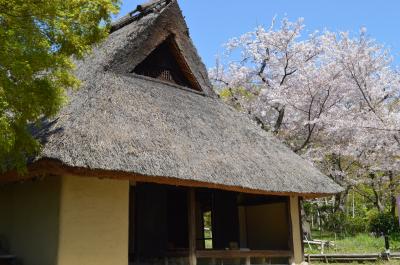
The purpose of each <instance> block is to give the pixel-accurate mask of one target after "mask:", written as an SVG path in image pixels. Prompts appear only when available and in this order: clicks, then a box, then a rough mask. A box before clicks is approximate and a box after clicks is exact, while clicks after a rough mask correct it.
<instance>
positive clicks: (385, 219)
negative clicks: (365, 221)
mask: <svg viewBox="0 0 400 265" xmlns="http://www.w3.org/2000/svg"><path fill="white" fill-rule="evenodd" d="M369 230H370V231H371V232H373V233H375V234H376V235H382V234H384V235H390V234H392V233H396V232H399V231H400V228H399V220H398V219H397V218H395V217H394V216H393V215H392V214H391V213H389V212H384V213H376V214H374V215H372V216H371V217H370V220H369Z"/></svg>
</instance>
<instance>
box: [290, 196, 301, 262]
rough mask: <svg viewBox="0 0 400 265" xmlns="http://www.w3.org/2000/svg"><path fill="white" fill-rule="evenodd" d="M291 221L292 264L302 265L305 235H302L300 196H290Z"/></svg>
mask: <svg viewBox="0 0 400 265" xmlns="http://www.w3.org/2000/svg"><path fill="white" fill-rule="evenodd" d="M290 220H291V224H290V225H291V228H292V229H291V230H292V233H291V235H292V251H293V254H292V259H291V264H300V263H302V262H303V249H302V248H303V247H302V241H303V235H302V234H301V217H300V207H299V197H298V196H290Z"/></svg>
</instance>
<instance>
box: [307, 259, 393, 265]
mask: <svg viewBox="0 0 400 265" xmlns="http://www.w3.org/2000/svg"><path fill="white" fill-rule="evenodd" d="M310 264H312V265H326V263H318V262H312V263H310ZM329 264H335V265H352V264H353V265H355V264H364V265H400V261H399V260H390V261H379V262H374V263H370V262H365V263H358V262H354V263H332V262H331V263H329Z"/></svg>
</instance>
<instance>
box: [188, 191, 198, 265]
mask: <svg viewBox="0 0 400 265" xmlns="http://www.w3.org/2000/svg"><path fill="white" fill-rule="evenodd" d="M188 224H189V225H188V227H189V233H188V234H189V265H196V264H197V258H196V193H195V189H194V188H190V189H189V190H188Z"/></svg>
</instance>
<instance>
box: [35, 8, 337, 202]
mask: <svg viewBox="0 0 400 265" xmlns="http://www.w3.org/2000/svg"><path fill="white" fill-rule="evenodd" d="M122 22H123V23H125V24H124V25H122V27H119V26H118V23H117V24H116V26H115V27H116V28H117V30H116V31H114V32H113V33H112V34H111V35H110V37H109V38H108V39H107V40H106V41H105V42H104V43H103V44H102V45H100V46H99V47H97V48H96V49H95V51H94V52H93V54H92V55H90V56H89V57H88V58H86V59H85V60H84V61H81V62H78V77H79V78H80V79H81V80H82V81H83V85H82V87H81V89H80V90H79V91H77V92H74V93H71V94H70V103H69V104H68V105H67V106H66V107H65V108H64V109H63V110H62V112H61V113H60V115H59V116H58V118H57V119H55V120H53V121H49V122H48V123H47V126H46V127H45V128H43V129H42V130H41V131H40V132H38V133H37V137H39V138H41V139H42V140H43V141H44V148H43V152H42V154H41V155H40V156H39V157H37V158H36V161H37V160H40V159H55V160H58V161H61V162H62V163H63V164H64V165H66V166H69V167H82V168H89V169H103V170H112V171H121V172H132V173H138V174H142V175H148V176H165V177H173V178H179V179H183V180H194V181H200V182H208V183H215V184H222V185H227V186H237V187H242V188H248V189H255V190H263V191H268V192H288V193H299V194H307V193H310V194H331V193H336V192H338V191H340V187H339V186H338V185H336V184H335V183H334V182H333V181H331V180H330V179H328V178H327V177H326V176H324V175H323V174H322V173H320V172H319V171H318V170H316V169H315V168H313V167H312V166H311V165H310V164H308V163H307V162H306V161H304V160H303V159H301V158H300V157H299V156H298V155H296V154H294V153H293V152H292V151H291V150H289V149H288V148H287V147H286V146H284V145H283V144H281V143H280V142H279V141H278V140H276V139H275V138H274V137H273V136H272V135H270V134H268V133H266V132H265V131H263V130H262V129H260V128H259V127H258V126H257V125H256V124H255V123H254V122H252V121H251V120H250V119H249V118H248V117H247V116H245V115H243V114H241V113H238V112H237V111H235V110H234V109H232V108H230V107H229V106H227V105H226V104H224V103H223V102H221V101H220V100H219V99H217V98H216V96H215V94H214V93H213V92H212V90H211V85H210V82H209V80H208V78H207V73H206V69H205V67H204V65H203V64H202V63H201V60H200V59H199V57H198V55H197V53H196V50H195V48H194V46H193V44H192V42H191V41H190V38H188V33H187V27H186V24H185V23H184V20H183V17H182V14H181V12H180V10H179V7H178V6H177V4H176V2H174V1H172V2H171V3H168V5H167V6H166V7H163V8H162V10H160V9H159V10H158V11H157V12H150V13H148V14H146V15H145V16H142V17H140V18H138V19H132V21H129V23H128V24H126V23H127V22H126V18H124V19H123V20H122ZM120 26H121V25H120ZM171 34H173V35H175V38H176V42H177V44H178V45H179V47H180V48H181V52H182V54H183V55H184V58H185V59H186V60H187V64H188V65H189V67H190V69H191V70H192V71H193V74H194V75H195V76H196V78H197V79H198V81H199V84H200V85H201V87H202V89H203V95H201V94H199V93H195V92H192V91H188V90H186V89H184V88H181V87H178V86H174V85H169V84H167V83H163V82H161V81H156V80H153V79H151V78H146V77H142V76H138V75H136V74H133V73H130V72H131V70H132V69H133V68H134V67H135V65H137V64H138V63H140V62H141V61H142V60H143V59H144V58H145V57H146V55H148V54H149V53H150V52H151V51H152V49H154V47H156V46H157V44H158V43H160V42H161V41H162V40H164V39H165V38H167V37H168V36H170V35H171Z"/></svg>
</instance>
